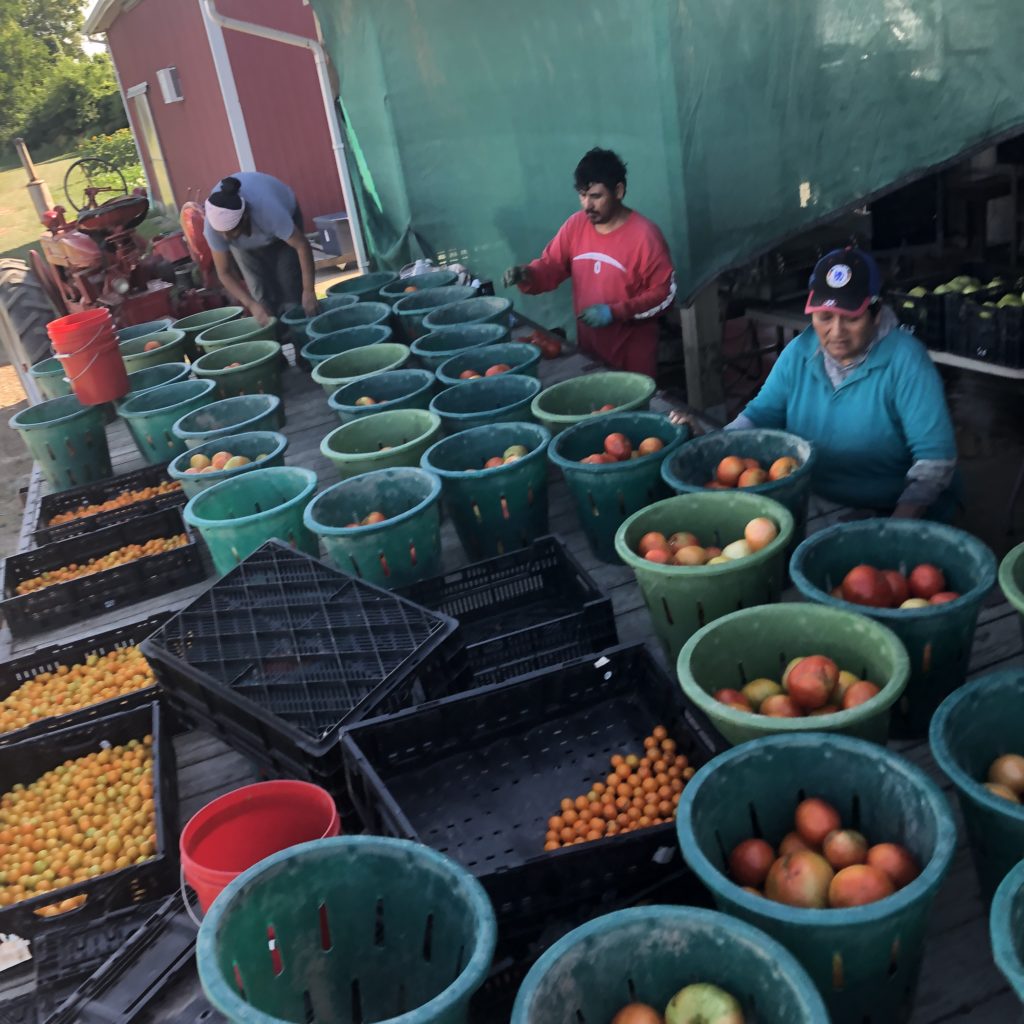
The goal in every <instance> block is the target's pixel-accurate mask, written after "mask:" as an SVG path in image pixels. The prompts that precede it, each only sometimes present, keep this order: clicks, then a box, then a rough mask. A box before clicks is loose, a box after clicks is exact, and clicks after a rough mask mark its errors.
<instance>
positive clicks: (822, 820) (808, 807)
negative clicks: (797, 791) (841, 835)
mask: <svg viewBox="0 0 1024 1024" xmlns="http://www.w3.org/2000/svg"><path fill="white" fill-rule="evenodd" d="M793 821H794V824H795V825H796V830H797V833H798V834H799V836H800V838H801V839H802V840H803V841H804V842H805V843H807V845H808V846H813V847H819V846H821V844H822V842H823V841H824V839H825V836H827V835H828V834H829V832H834V831H835V830H836V829H840V828H842V827H843V823H842V820H841V819H840V817H839V812H838V811H837V810H836V809H835V808H834V807H833V806H832V805H831V804H830V803H828V802H826V801H825V800H821V799H819V798H818V797H808V799H806V800H801V801H800V803H799V804H797V808H796V814H795V815H794V816H793Z"/></svg>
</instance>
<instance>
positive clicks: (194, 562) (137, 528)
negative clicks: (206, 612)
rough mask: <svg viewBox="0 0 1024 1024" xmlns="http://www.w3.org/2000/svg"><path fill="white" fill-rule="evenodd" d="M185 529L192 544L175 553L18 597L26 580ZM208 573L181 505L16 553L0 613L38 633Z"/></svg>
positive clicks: (0, 577) (3, 577) (16, 628)
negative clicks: (187, 526) (127, 545)
mask: <svg viewBox="0 0 1024 1024" xmlns="http://www.w3.org/2000/svg"><path fill="white" fill-rule="evenodd" d="M179 533H184V534H186V535H187V536H188V544H186V545H185V546H184V547H180V548H175V549H174V550H172V551H162V552H160V554H157V555H147V556H146V557H145V558H137V559H136V560H135V561H134V562H128V563H127V564H125V565H118V566H115V567H114V568H113V569H104V570H103V571H101V572H96V573H93V574H92V575H90V576H81V577H79V578H78V579H73V580H68V581H67V582H66V583H55V584H53V585H52V586H49V587H44V588H43V589H42V590H37V591H34V592H33V593H30V594H22V595H18V594H16V593H15V588H16V586H17V585H18V584H19V583H21V582H22V581H23V580H27V579H30V578H31V577H33V576H38V575H39V574H40V573H43V572H46V571H47V570H49V569H59V568H60V567H61V566H64V565H69V564H71V563H72V562H74V563H77V564H79V565H82V564H84V563H85V562H88V561H89V559H91V558H96V557H99V556H100V555H105V554H107V553H108V552H110V551H115V550H117V549H118V548H121V547H124V546H125V545H126V544H143V543H145V542H146V541H148V540H152V539H154V538H156V537H170V536H173V535H175V534H179ZM205 576H206V566H205V563H204V561H203V555H202V549H201V548H200V546H199V545H198V544H197V543H196V540H195V538H194V537H193V535H192V533H191V531H190V530H188V529H187V528H186V526H185V523H184V521H183V520H182V518H181V512H180V511H179V510H178V509H176V508H170V509H164V510H163V511H162V512H154V513H152V514H151V515H148V516H141V517H139V518H138V519H133V520H132V521H131V522H128V523H123V524H121V525H120V526H108V527H105V528H104V529H102V530H96V531H95V532H93V533H89V534H86V535H85V536H82V537H73V538H71V539H70V540H62V541H57V542H56V543H54V544H47V545H46V546H45V547H41V548H36V549H35V550H34V551H26V552H24V553H22V554H20V555H11V556H10V558H8V559H6V560H5V561H4V563H3V567H2V569H0V594H2V595H3V600H2V601H0V611H2V612H3V616H4V619H5V620H6V621H7V625H8V626H9V627H10V629H11V632H12V633H13V634H15V635H16V636H24V635H28V634H32V633H39V632H42V631H44V630H48V629H54V628H56V627H58V626H61V625H65V624H67V625H70V624H71V623H75V622H80V621H81V620H82V619H87V618H89V617H90V616H92V615H101V614H103V613H105V612H108V611H110V610H111V609H113V608H120V607H121V606H123V605H126V604H134V603H135V602H137V601H141V600H142V599H143V598H147V597H156V596H159V595H161V594H167V593H170V592H171V591H172V590H177V589H179V588H180V587H186V586H188V585H189V584H191V583H197V582H199V581H200V580H202V579H203V578H204V577H205Z"/></svg>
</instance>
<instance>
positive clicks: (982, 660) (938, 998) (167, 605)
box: [0, 350, 1024, 1024]
mask: <svg viewBox="0 0 1024 1024" xmlns="http://www.w3.org/2000/svg"><path fill="white" fill-rule="evenodd" d="M286 351H290V350H286ZM592 368H594V367H592V366H591V364H589V363H588V362H587V360H586V359H585V358H584V357H582V356H579V355H573V356H567V357H563V358H560V359H557V360H554V361H546V360H545V361H542V364H541V376H542V379H543V382H544V383H545V384H551V383H554V382H556V381H558V380H563V379H568V378H570V377H573V376H578V375H579V374H581V373H586V372H588V371H589V370H590V369H592ZM285 404H286V411H287V416H288V422H287V425H286V427H285V433H287V435H288V436H289V439H290V442H291V444H290V447H289V450H288V453H287V461H288V462H289V463H290V464H292V465H302V466H306V467H308V468H310V469H313V470H315V471H316V472H317V474H318V476H319V479H320V483H321V487H326V486H329V485H330V484H332V483H334V482H335V480H336V477H335V475H334V472H333V470H332V467H331V465H330V463H328V462H327V460H326V459H325V458H324V457H323V456H322V455H321V454H320V451H319V446H320V441H321V439H322V438H323V437H324V436H325V435H326V434H327V433H328V431H329V430H331V429H333V427H335V426H336V425H337V420H336V418H335V416H334V413H333V412H332V411H331V410H330V409H329V407H328V405H327V402H326V399H325V397H324V394H323V391H322V390H321V389H320V387H319V386H318V385H316V384H314V383H312V382H311V381H310V379H309V377H308V375H306V374H305V373H303V372H301V371H299V370H297V369H294V368H292V369H289V370H288V371H287V373H286V376H285ZM659 405H660V407H662V408H664V404H663V403H659V402H658V400H655V402H654V403H652V407H655V408H657V407H659ZM108 431H109V439H110V447H111V454H112V460H113V464H114V467H115V472H118V473H120V472H126V471H128V470H131V469H135V468H138V467H140V466H141V465H142V464H143V463H142V460H141V458H140V457H139V455H138V453H137V451H136V449H135V446H134V444H133V443H132V442H131V440H130V438H129V436H128V434H127V431H126V430H125V429H124V427H123V424H121V423H120V422H118V423H116V424H114V425H112V426H111V427H109V428H108ZM40 494H41V484H40V481H39V478H38V473H35V474H34V475H33V481H32V485H31V487H30V490H29V495H28V500H27V504H26V512H25V527H24V530H23V533H22V545H23V546H22V549H23V550H24V548H26V547H29V546H31V532H32V529H33V528H34V526H35V518H36V514H37V509H38V502H39V497H40ZM835 516H836V510H835V509H834V507H833V508H831V509H826V508H825V507H824V506H820V505H818V506H815V508H814V509H812V518H811V520H810V523H809V530H810V531H814V530H816V529H820V528H821V527H822V526H824V525H827V524H828V523H830V522H832V521H833V520H834V518H835ZM550 529H551V532H553V533H556V534H559V535H560V536H561V537H562V539H563V540H564V541H565V542H566V543H567V546H568V547H569V549H570V550H571V551H572V552H573V554H575V555H576V556H577V558H579V560H580V561H581V563H582V564H583V565H584V567H585V568H586V569H587V570H588V571H589V572H590V573H591V574H592V576H593V578H594V579H595V581H596V582H597V583H598V585H599V586H601V587H602V588H603V589H604V590H605V591H606V592H607V593H609V594H610V596H611V598H612V601H613V604H614V608H615V612H616V616H617V624H618V628H619V636H620V639H621V640H622V641H623V642H635V641H642V642H644V643H646V644H647V645H648V646H649V647H650V649H651V650H652V651H653V652H654V653H655V654H656V656H657V657H658V658H660V659H661V660H662V661H663V662H664V655H663V652H662V651H661V649H660V647H659V645H658V643H657V641H656V640H655V638H654V635H653V632H652V629H651V624H650V620H649V617H648V614H647V611H646V609H645V608H644V605H643V600H642V598H641V596H640V593H639V589H638V587H637V585H636V582H635V579H634V577H633V574H632V572H631V570H629V569H627V568H626V567H624V566H620V565H608V564H605V563H602V562H599V561H597V560H596V559H595V558H594V556H593V555H592V554H591V552H590V549H589V547H588V545H587V542H586V540H585V538H584V537H583V535H582V534H581V532H580V531H579V529H578V524H577V521H576V516H575V512H574V511H573V509H572V507H571V505H570V500H569V496H568V494H567V491H566V488H565V485H564V484H563V483H562V481H561V479H560V478H558V477H557V476H556V475H555V474H554V473H552V477H551V489H550ZM443 553H444V564H445V569H446V571H450V570H453V569H456V568H458V567H459V566H461V565H463V564H465V563H466V561H467V559H466V556H465V554H464V552H463V551H462V548H461V546H460V545H459V543H458V540H457V538H456V536H455V532H454V529H453V528H452V526H451V524H450V523H445V525H444V527H443ZM210 582H211V580H207V581H206V582H204V583H202V584H197V585H195V586H192V587H189V588H186V589H182V590H179V591H177V592H174V593H172V594H168V595H167V596H166V597H164V598H159V599H153V600H150V601H146V602H144V603H142V604H141V605H136V606H133V607H132V608H130V609H121V610H118V611H116V612H113V613H111V614H110V615H108V616H105V617H102V618H92V619H88V620H84V621H82V622H80V623H77V624H76V625H75V627H73V629H70V630H69V629H61V630H59V631H55V633H53V634H43V635H38V636H35V637H32V638H31V639H28V640H25V639H21V640H12V638H11V636H10V633H9V632H8V630H7V629H6V627H4V629H3V631H2V633H0V660H7V659H8V658H10V657H12V656H17V655H19V654H22V653H25V652H29V651H32V650H35V649H39V648H42V647H45V646H47V645H49V644H52V643H56V642H58V641H69V640H72V639H75V638H77V637H80V636H87V635H88V634H90V633H93V632H96V631H98V630H101V629H109V628H112V627H114V626H117V625H120V624H122V623H127V622H132V621H137V620H138V619H141V618H143V617H145V616H146V615H148V614H152V613H153V612H155V611H159V610H174V609H177V608H180V607H183V606H185V605H186V604H188V603H189V602H190V601H191V600H193V599H194V597H195V596H196V595H197V594H199V593H201V592H202V591H203V590H204V589H205V588H206V586H208V585H209V583H210ZM1020 664H1024V647H1022V642H1021V633H1020V629H1019V623H1018V617H1017V615H1016V614H1015V613H1014V612H1013V610H1012V609H1011V608H1010V606H1009V605H1008V604H1006V602H1004V601H1002V600H1000V599H997V598H995V597H994V598H993V599H992V601H991V603H990V604H989V605H988V606H987V607H986V608H985V609H984V611H983V613H982V616H981V620H980V624H979V628H978V631H977V636H976V639H975V645H974V650H973V652H972V663H971V674H972V675H977V674H979V673H982V672H987V671H991V670H992V669H995V668H1001V667H1006V666H1008V665H1020ZM175 748H176V753H177V759H178V772H179V791H180V796H181V820H182V822H183V823H184V821H186V820H187V819H188V818H189V817H190V816H191V815H192V814H193V813H194V812H195V811H196V810H197V809H198V808H199V807H201V806H202V805H203V804H204V803H206V802H208V801H209V800H210V799H212V798H213V797H214V796H216V795H218V794H220V793H222V792H226V791H228V790H230V789H233V788H236V787H237V786H239V785H241V784H244V783H245V782H247V781H250V780H251V779H253V778H254V774H253V770H252V768H251V766H250V764H249V762H247V761H246V760H245V759H244V758H243V757H241V756H240V755H239V754H237V753H235V752H234V751H232V750H230V749H229V748H228V747H226V746H224V744H223V743H221V742H220V741H219V740H217V739H215V738H214V737H212V736H210V735H207V734H204V733H202V732H190V733H186V734H184V735H181V736H179V737H177V739H176V741H175ZM895 749H897V750H898V751H899V752H900V753H902V754H904V755H905V756H906V757H908V758H909V759H910V760H912V761H914V762H915V763H916V764H918V765H920V766H921V767H922V768H924V769H925V770H926V771H928V772H929V774H930V775H931V776H932V777H933V778H935V779H936V780H937V781H939V782H940V783H941V784H943V788H944V789H945V790H946V791H947V793H948V792H949V789H950V787H949V786H948V785H947V784H946V783H945V778H944V776H942V775H941V773H939V772H938V770H937V769H936V767H935V765H934V763H933V762H932V759H931V756H930V754H929V751H928V746H927V743H926V742H915V743H903V744H897V745H896V746H895ZM950 798H951V800H952V794H950ZM960 834H961V837H963V829H962V827H961V830H960ZM188 989H189V990H190V991H191V993H192V994H195V993H196V992H197V991H198V980H197V979H195V980H194V981H193V982H192V984H191V985H189V986H188ZM188 995H189V993H188V992H179V993H178V998H180V999H182V1000H185V999H186V997H187V996H188ZM176 1003H177V999H176ZM1020 1016H1021V1007H1020V1004H1019V1003H1018V1001H1017V1000H1016V998H1015V997H1014V996H1013V995H1012V993H1011V992H1010V990H1009V987H1008V986H1007V984H1006V983H1005V981H1004V980H1003V978H1002V976H1001V975H1000V974H999V973H998V972H997V971H996V969H995V966H994V964H993V962H992V956H991V951H990V947H989V940H988V925H987V916H986V912H985V908H984V907H983V905H982V903H981V900H980V898H979V895H978V887H977V883H976V881H975V878H974V874H973V870H972V868H971V866H970V863H969V857H968V853H967V849H966V845H965V842H964V841H963V839H961V843H960V846H959V848H958V850H957V854H956V858H955V861H954V864H953V868H952V871H951V873H950V875H949V877H948V879H947V881H946V883H945V885H944V887H943V889H942V892H941V894H940V895H939V898H938V901H937V905H936V907H935V912H934V915H933V919H932V926H931V929H930V935H929V941H928V947H927V953H926V958H925V964H924V971H923V976H922V980H921V985H920V988H919V991H918V998H917V1004H916V1010H915V1013H914V1016H913V1019H912V1022H913V1024H947V1022H957V1024H960V1022H963V1024H968V1022H969V1024H1004V1022H1010V1021H1014V1020H1019V1019H1020ZM143 1019H145V1020H150V1019H152V1020H153V1021H157V1020H159V1021H173V1020H175V1019H176V1017H175V1011H174V1009H173V1008H172V1007H170V1006H164V1007H162V1008H161V1009H160V1010H159V1011H158V1012H156V1013H154V1014H153V1015H152V1016H151V1017H146V1018H143Z"/></svg>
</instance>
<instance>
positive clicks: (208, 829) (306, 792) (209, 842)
mask: <svg viewBox="0 0 1024 1024" xmlns="http://www.w3.org/2000/svg"><path fill="white" fill-rule="evenodd" d="M340 831H341V820H340V818H339V817H338V810H337V808H336V807H335V806H334V801H333V800H332V799H331V796H330V794H329V793H327V792H326V790H323V789H321V788H320V787H319V786H314V785H313V784H312V783H311V782H299V781H297V780H295V779H280V780H276V781H273V782H257V783H256V784H255V785H252V786H243V787H242V788H241V789H236V790H233V791H232V792H230V793H225V794H224V796H221V797H218V798H217V799H216V800H214V801H212V802H211V803H208V804H207V805H206V806H205V807H204V808H202V810H200V811H197V812H196V813H195V814H194V815H193V816H192V818H191V819H190V820H189V823H188V824H187V825H186V826H185V828H184V829H183V830H182V833H181V840H180V847H181V870H182V872H183V873H184V875H185V881H186V882H188V884H189V885H190V886H191V887H192V888H193V889H194V890H195V891H196V895H197V896H198V897H199V905H200V907H202V909H203V913H206V911H207V910H208V909H209V907H210V904H211V903H213V901H214V900H215V899H216V898H217V894H218V893H219V892H220V891H221V889H223V888H224V887H225V886H226V885H227V884H228V883H229V882H230V881H231V880H232V879H233V878H235V876H236V875H240V874H241V873H242V872H243V871H245V870H246V869H247V868H251V867H252V866H253V864H256V863H257V862H259V861H261V860H263V859H264V858H265V857H269V856H270V855H271V854H272V853H278V852H279V851H280V850H284V849H287V848H288V847H289V846H295V845H296V844H297V843H306V842H309V841H311V840H313V839H326V838H327V837H328V836H336V835H338V834H339V832H340Z"/></svg>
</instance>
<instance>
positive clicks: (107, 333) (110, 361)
mask: <svg viewBox="0 0 1024 1024" xmlns="http://www.w3.org/2000/svg"><path fill="white" fill-rule="evenodd" d="M46 330H47V333H48V334H49V335H50V341H51V343H52V344H53V350H54V352H55V353H56V355H57V358H58V359H59V360H60V361H61V363H62V364H63V366H64V375H65V376H66V377H67V378H68V380H69V381H70V382H71V387H72V389H73V390H74V392H75V396H76V397H77V398H78V401H79V402H81V403H82V405H102V404H103V403H104V402H112V401H114V399H116V398H122V397H123V396H124V395H126V394H128V371H127V370H126V369H125V366H124V361H123V360H122V359H121V353H120V351H119V349H118V347H117V334H116V332H115V331H114V321H113V320H112V319H111V317H110V312H109V311H108V310H106V309H88V310H85V311H84V312H81V313H72V314H71V316H63V317H61V318H60V319H59V320H51V321H50V323H48V324H47V325H46Z"/></svg>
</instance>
